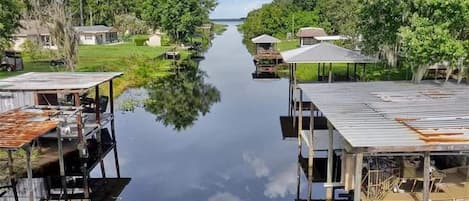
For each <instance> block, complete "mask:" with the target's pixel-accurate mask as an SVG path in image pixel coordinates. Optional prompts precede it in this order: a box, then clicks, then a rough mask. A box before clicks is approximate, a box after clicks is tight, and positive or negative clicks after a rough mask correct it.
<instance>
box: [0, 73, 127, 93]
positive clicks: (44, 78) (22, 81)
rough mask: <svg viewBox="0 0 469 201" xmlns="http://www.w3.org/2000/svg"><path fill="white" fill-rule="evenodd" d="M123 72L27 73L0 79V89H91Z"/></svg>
mask: <svg viewBox="0 0 469 201" xmlns="http://www.w3.org/2000/svg"><path fill="white" fill-rule="evenodd" d="M122 74H123V73H121V72H86V73H85V72H80V73H77V72H51V73H36V72H34V73H25V74H22V75H18V76H14V77H10V78H6V79H3V80H0V91H43V90H76V89H89V88H91V87H94V86H96V85H99V84H101V83H103V82H106V81H109V80H111V79H114V78H116V77H119V76H121V75H122Z"/></svg>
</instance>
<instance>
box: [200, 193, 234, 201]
mask: <svg viewBox="0 0 469 201" xmlns="http://www.w3.org/2000/svg"><path fill="white" fill-rule="evenodd" d="M208 201H241V198H239V197H237V196H235V195H233V194H231V193H226V192H225V193H217V194H215V195H213V196H212V197H209V198H208Z"/></svg>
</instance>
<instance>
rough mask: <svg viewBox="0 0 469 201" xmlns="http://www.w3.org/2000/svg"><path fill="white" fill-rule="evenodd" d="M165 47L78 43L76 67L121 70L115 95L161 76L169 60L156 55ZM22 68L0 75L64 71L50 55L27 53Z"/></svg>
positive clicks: (164, 49)
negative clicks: (41, 57) (41, 56)
mask: <svg viewBox="0 0 469 201" xmlns="http://www.w3.org/2000/svg"><path fill="white" fill-rule="evenodd" d="M167 49H169V47H149V46H135V45H134V44H133V43H124V44H117V45H93V46H92V45H87V46H80V49H79V62H78V65H77V71H88V72H94V71H121V72H124V74H125V75H124V77H123V78H121V79H118V80H116V88H115V90H116V95H118V94H120V93H121V92H122V91H124V90H125V89H126V88H128V87H132V86H139V85H141V84H143V83H144V82H145V81H147V80H151V79H154V78H156V77H158V76H163V75H165V74H166V73H167V71H168V69H170V62H169V61H164V60H161V59H156V58H157V57H158V56H160V55H161V54H163V53H164V52H165V51H166V50H167ZM23 59H24V66H25V68H24V70H23V71H18V72H0V79H1V78H5V77H10V76H14V75H19V74H22V73H26V72H54V71H64V70H65V69H63V67H59V68H55V67H51V66H50V65H49V61H50V59H44V60H41V61H34V62H33V61H32V60H31V59H30V58H29V57H28V56H27V55H26V56H24V57H23Z"/></svg>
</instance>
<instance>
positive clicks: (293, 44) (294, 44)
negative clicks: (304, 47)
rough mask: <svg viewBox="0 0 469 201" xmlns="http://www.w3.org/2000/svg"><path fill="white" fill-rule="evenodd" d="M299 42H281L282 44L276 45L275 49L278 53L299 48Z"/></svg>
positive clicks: (295, 40)
mask: <svg viewBox="0 0 469 201" xmlns="http://www.w3.org/2000/svg"><path fill="white" fill-rule="evenodd" d="M299 44H300V41H299V40H298V39H294V40H282V42H280V43H278V44H277V49H278V50H280V51H287V50H292V49H296V48H298V47H300V45H299Z"/></svg>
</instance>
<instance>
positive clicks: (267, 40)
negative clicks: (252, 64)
mask: <svg viewBox="0 0 469 201" xmlns="http://www.w3.org/2000/svg"><path fill="white" fill-rule="evenodd" d="M251 41H252V43H254V44H255V45H256V54H257V53H259V52H262V51H276V44H277V43H280V40H279V39H277V38H275V37H273V36H269V35H267V34H264V35H261V36H258V37H255V38H253V39H251Z"/></svg>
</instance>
